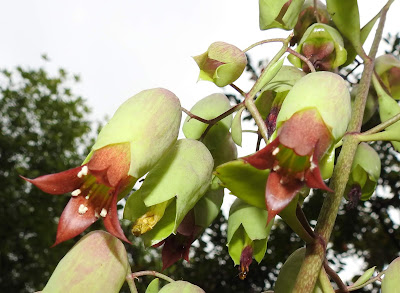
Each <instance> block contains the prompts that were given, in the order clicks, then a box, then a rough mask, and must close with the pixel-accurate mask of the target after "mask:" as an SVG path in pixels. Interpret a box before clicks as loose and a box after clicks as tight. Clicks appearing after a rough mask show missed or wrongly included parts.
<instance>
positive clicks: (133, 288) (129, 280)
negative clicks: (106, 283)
mask: <svg viewBox="0 0 400 293" xmlns="http://www.w3.org/2000/svg"><path fill="white" fill-rule="evenodd" d="M125 280H126V282H127V283H128V286H129V291H131V293H138V290H137V288H136V285H135V279H134V278H133V277H132V270H131V266H128V275H126V277H125Z"/></svg>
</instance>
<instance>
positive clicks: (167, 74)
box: [0, 0, 400, 273]
mask: <svg viewBox="0 0 400 293" xmlns="http://www.w3.org/2000/svg"><path fill="white" fill-rule="evenodd" d="M358 2H359V4H360V15H361V25H364V24H365V23H367V22H368V20H369V19H371V18H372V17H373V16H374V15H375V14H376V13H377V12H378V11H379V10H380V8H381V7H382V6H383V5H384V4H385V3H386V1H383V0H362V1H358ZM399 12H400V1H395V2H394V4H393V5H392V8H391V10H390V11H389V13H388V17H387V25H386V28H385V31H384V36H385V35H386V34H387V32H392V33H394V34H395V33H397V32H398V31H400V26H399V21H398V15H399ZM373 31H374V30H373ZM288 35H289V32H288V31H283V30H279V29H273V30H269V31H260V30H259V27H258V1H256V0H253V1H245V0H202V1H190V0H169V1H165V0H151V1H138V0H130V1H128V0H125V1H123V0H115V1H106V0H96V1H93V0H84V1H82V0H79V1H78V0H69V1H58V0H13V1H9V0H8V1H6V0H0V40H1V43H0V68H7V69H12V68H15V67H16V66H23V67H25V68H26V67H31V68H37V67H39V66H44V68H45V69H46V70H48V71H50V72H56V70H57V69H58V68H60V67H62V68H64V69H66V70H67V71H68V72H70V73H74V74H79V75H80V76H81V83H80V84H79V85H78V86H76V87H74V92H75V93H77V94H79V95H81V96H83V97H84V98H86V99H87V101H88V104H89V106H90V107H91V108H92V114H91V117H90V119H92V120H101V119H103V118H104V116H105V115H107V116H109V117H111V116H112V114H113V113H114V112H115V110H116V109H117V108H118V106H119V105H120V104H121V103H123V102H124V101H125V100H126V99H128V98H129V97H131V96H133V95H135V94H136V93H138V92H140V91H142V90H144V89H148V88H154V87H165V88H167V89H169V90H171V91H172V92H174V93H175V94H176V95H177V96H178V97H179V98H180V100H181V104H182V106H183V107H185V108H187V109H190V108H191V106H193V104H194V103H195V102H196V101H198V100H200V99H201V98H203V97H205V96H207V95H209V94H212V93H215V92H223V89H220V88H218V87H216V86H215V85H214V84H212V83H210V82H205V81H200V82H197V78H198V72H199V71H198V67H197V65H196V63H195V62H194V60H193V59H192V58H191V56H196V55H199V54H201V53H203V52H205V51H206V50H207V48H208V46H209V45H210V44H211V43H213V42H216V41H224V42H227V43H231V44H234V45H236V46H237V47H239V48H240V49H245V48H246V47H248V46H249V45H251V44H253V43H255V42H257V41H260V40H264V39H268V38H273V37H286V36H288ZM370 43H371V38H369V40H368V41H367V42H366V47H368V46H369V45H370ZM279 48H280V44H265V45H263V46H259V47H257V48H255V49H253V50H251V51H250V57H252V59H253V61H258V60H259V59H261V58H271V57H272V56H273V55H274V54H275V52H277V50H279ZM380 52H382V49H381V51H380ZM42 54H46V55H47V56H48V57H49V59H50V62H45V61H43V60H42V58H41V55H42ZM235 84H237V85H238V86H239V87H241V88H242V89H243V90H244V91H248V90H249V89H250V87H251V84H249V82H248V78H247V77H246V76H243V77H242V78H241V79H239V80H238V81H237V82H235ZM227 92H232V90H230V89H228V90H227ZM244 135H245V137H244V138H245V139H248V138H250V137H251V140H250V141H251V150H250V151H249V148H244V149H241V148H239V155H245V154H248V153H249V152H252V151H253V150H254V141H255V136H254V134H244ZM247 136H249V137H247ZM349 262H350V263H353V264H355V263H356V262H357V261H356V260H349ZM357 266H358V265H357ZM345 273H347V272H345Z"/></svg>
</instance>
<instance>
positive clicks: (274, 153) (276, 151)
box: [272, 148, 279, 156]
mask: <svg viewBox="0 0 400 293" xmlns="http://www.w3.org/2000/svg"><path fill="white" fill-rule="evenodd" d="M278 153H279V148H276V149H274V150H273V151H272V155H273V156H276V155H277V154H278Z"/></svg>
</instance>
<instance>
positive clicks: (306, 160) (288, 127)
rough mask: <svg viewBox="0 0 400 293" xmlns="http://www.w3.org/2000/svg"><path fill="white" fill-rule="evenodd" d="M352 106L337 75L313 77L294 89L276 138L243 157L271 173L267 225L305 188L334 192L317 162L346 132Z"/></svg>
mask: <svg viewBox="0 0 400 293" xmlns="http://www.w3.org/2000/svg"><path fill="white" fill-rule="evenodd" d="M350 108H351V105H350V94H349V91H348V89H347V87H346V84H345V82H344V81H343V79H342V78H341V77H340V76H338V75H336V74H333V73H329V72H316V73H311V74H308V75H307V76H305V77H303V78H302V79H300V80H299V81H298V82H297V83H296V84H295V85H294V87H293V88H292V90H291V91H290V92H289V94H288V95H287V97H286V98H285V100H284V102H283V104H282V108H281V110H280V112H279V115H278V118H277V130H276V137H275V139H274V140H273V141H272V142H270V143H269V144H268V145H267V146H266V147H265V148H263V149H261V150H260V151H258V152H256V153H255V154H253V155H251V156H248V157H244V158H243V160H244V161H246V162H248V163H250V164H251V165H252V166H254V167H256V168H258V169H261V170H264V169H270V170H271V172H270V174H269V176H268V179H267V183H266V189H265V203H266V206H267V210H268V222H269V221H270V220H271V219H273V218H274V216H275V215H276V214H278V213H279V212H281V211H282V210H283V209H284V208H285V207H286V206H287V205H288V204H289V203H290V202H291V200H292V199H293V198H294V197H295V195H296V194H297V192H299V191H300V189H301V188H302V187H303V186H304V185H307V186H308V187H311V188H320V189H324V190H327V191H332V190H331V189H330V188H329V187H328V186H326V184H325V183H324V181H323V179H322V176H321V171H320V166H319V163H320V162H321V160H322V159H323V158H324V157H325V156H327V155H328V154H329V153H330V152H331V151H332V149H333V146H334V144H335V142H336V141H337V140H339V139H340V138H341V137H342V136H343V134H344V133H345V131H346V129H347V125H348V122H349V120H350Z"/></svg>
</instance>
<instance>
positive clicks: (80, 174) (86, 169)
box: [77, 166, 89, 178]
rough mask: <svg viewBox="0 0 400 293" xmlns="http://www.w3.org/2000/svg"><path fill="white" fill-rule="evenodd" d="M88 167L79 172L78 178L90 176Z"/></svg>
mask: <svg viewBox="0 0 400 293" xmlns="http://www.w3.org/2000/svg"><path fill="white" fill-rule="evenodd" d="M88 171H89V169H88V167H87V166H83V167H82V169H81V170H80V171H79V172H78V175H77V176H78V178H82V176H86V175H87V174H88Z"/></svg>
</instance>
